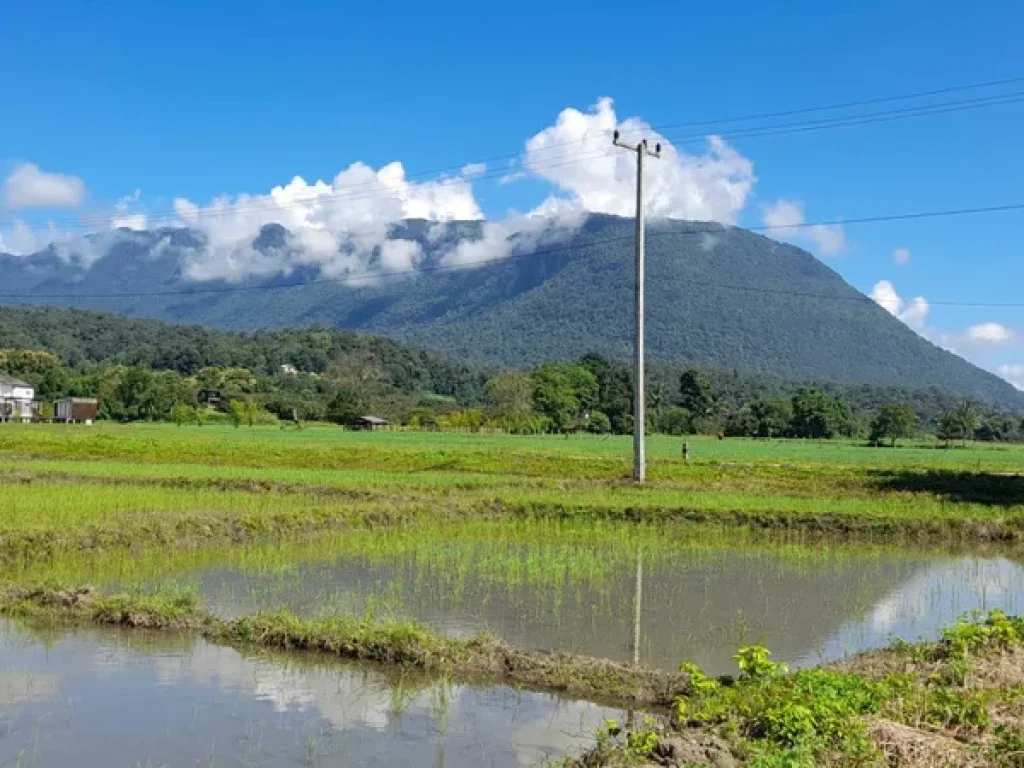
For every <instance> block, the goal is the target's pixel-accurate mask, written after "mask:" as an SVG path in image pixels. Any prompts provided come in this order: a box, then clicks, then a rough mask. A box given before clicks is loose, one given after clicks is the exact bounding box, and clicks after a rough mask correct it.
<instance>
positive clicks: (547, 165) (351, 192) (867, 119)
mask: <svg viewBox="0 0 1024 768" xmlns="http://www.w3.org/2000/svg"><path fill="white" fill-rule="evenodd" d="M1015 82H1024V77H1019V78H1007V79H1004V80H996V81H989V82H987V83H979V84H974V85H964V86H952V87H949V88H939V89H933V90H930V91H920V92H917V93H913V94H905V95H902V96H889V97H880V98H877V99H863V100H859V101H854V102H844V103H841V104H833V105H826V106H821V107H807V108H803V109H797V110H786V111H782V112H773V113H764V114H762V115H751V116H747V117H743V118H727V119H725V120H721V121H718V122H723V123H724V122H738V121H741V120H754V119H762V118H769V117H779V116H784V115H793V114H805V113H811V112H820V111H826V110H834V109H840V108H844V107H850V106H859V105H867V104H875V103H885V102H893V101H898V100H906V99H912V98H921V97H924V96H928V95H937V94H942V93H950V92H957V91H965V90H971V89H978V88H985V87H992V86H995V85H1005V84H1010V83H1015ZM1022 101H1024V91H1014V92H1010V93H1004V94H993V95H989V96H981V97H976V98H973V99H965V100H959V101H949V102H940V103H936V104H928V105H918V106H913V107H904V108H899V109H892V110H884V111H880V112H873V113H868V114H863V115H845V116H837V117H832V118H822V119H818V120H811V121H797V122H791V123H783V124H775V125H764V126H752V127H749V128H743V129H737V130H736V131H732V132H727V133H721V134H720V136H721V138H723V139H732V140H734V139H750V138H761V137H766V136H778V135H786V134H790V133H803V132H808V131H817V130H826V129H831V128H844V127H850V126H855V125H864V124H870V123H883V122H889V121H893V120H902V119H907V118H912V117H924V116H929V115H938V114H948V113H952V112H961V111H967V110H973V109H981V108H986V107H993V106H1004V105H1007V104H1015V103H1020V102H1022ZM713 122H715V121H699V122H696V123H676V124H667V125H663V126H661V128H662V129H664V128H665V127H670V126H673V125H674V126H677V127H678V126H686V125H701V124H711V123H713ZM591 138H593V139H595V140H596V139H601V138H602V136H601V135H595V136H593V137H584V139H582V140H581V141H579V142H577V141H573V142H563V143H561V144H553V145H549V146H547V147H543V148H541V150H540V151H547V150H551V149H555V148H558V147H561V146H570V145H575V144H580V145H581V146H582V144H583V143H585V142H586V141H589V140H590V139H591ZM666 138H667V140H668V141H672V142H674V143H676V144H686V143H688V142H691V141H692V142H697V141H699V140H703V139H704V138H706V134H689V135H683V136H675V137H672V136H669V137H666ZM608 155H609V153H608V151H607V149H606V148H604V147H602V148H601V149H599V150H595V149H591V150H584V151H581V152H579V153H577V154H571V155H568V156H567V157H564V158H558V159H557V160H556V159H555V158H552V159H551V160H548V161H546V162H545V161H541V162H535V163H533V164H531V165H530V167H529V170H532V171H543V170H548V169H553V168H557V167H563V166H565V165H572V164H575V163H578V162H587V161H592V160H597V159H601V158H602V157H605V156H608ZM518 157H521V153H516V154H510V155H504V156H499V157H495V158H491V159H488V160H484V161H479V162H487V163H489V162H492V161H494V160H497V159H508V158H518ZM471 164H472V163H471V162H468V163H462V164H460V165H459V166H450V167H449V168H448V169H439V170H438V171H424V172H419V173H416V174H406V175H405V180H406V181H409V180H411V179H414V178H417V177H419V176H425V175H429V174H432V173H438V172H441V171H444V170H450V169H453V168H464V167H465V166H467V165H471ZM508 173H509V170H508V169H496V170H493V171H488V172H484V173H482V174H478V175H476V176H472V177H465V179H466V180H467V181H470V180H474V181H486V180H491V179H495V178H497V179H500V178H503V177H505V176H506V175H508ZM459 178H460V177H448V178H447V179H445V178H442V179H439V180H438V183H445V182H449V183H451V182H455V181H458V180H459ZM379 185H380V181H379V179H376V178H375V179H374V180H372V181H368V182H363V183H360V184H354V185H351V186H346V187H344V188H342V189H339V190H336V191H334V192H331V193H327V194H322V195H317V196H315V197H314V196H310V198H309V199H308V200H302V201H294V202H291V203H277V202H272V201H267V200H258V201H255V202H252V203H240V202H235V203H232V204H229V207H228V208H227V209H226V210H225V209H219V208H210V207H207V208H202V207H200V208H199V210H198V212H197V217H198V218H200V219H205V218H219V217H224V216H229V215H246V214H258V213H261V212H267V211H269V212H273V211H277V210H281V209H290V208H299V207H306V206H309V205H310V204H315V203H325V202H331V201H355V200H365V199H373V198H377V197H387V196H389V195H391V194H393V192H390V191H388V190H381V189H372V188H373V187H378V186H379ZM360 189H366V190H367V191H366V192H364V193H363V194H359V193H358V190H360ZM136 213H142V214H144V215H146V216H147V217H150V218H154V219H156V220H157V221H160V220H173V217H175V216H177V211H176V210H174V209H164V210H162V211H139V212H136ZM126 215H131V213H130V212H129V213H127V214H126ZM115 216H116V214H115V213H112V212H104V213H96V214H87V215H85V216H78V217H63V218H57V219H50V220H49V221H50V222H52V223H75V224H78V225H80V226H88V225H89V224H90V223H92V222H95V223H96V224H97V225H100V226H104V227H105V226H106V225H107V224H109V222H110V220H111V219H112V218H114V217H115ZM14 220H15V219H12V218H10V217H8V218H7V221H14Z"/></svg>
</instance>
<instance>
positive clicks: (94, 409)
mask: <svg viewBox="0 0 1024 768" xmlns="http://www.w3.org/2000/svg"><path fill="white" fill-rule="evenodd" d="M99 410H100V401H99V400H97V399H96V398H95V397H65V398H64V399H63V400H57V401H56V402H54V404H53V418H54V421H64V422H67V423H68V424H75V423H81V424H92V423H93V422H94V421H96V414H97V413H99Z"/></svg>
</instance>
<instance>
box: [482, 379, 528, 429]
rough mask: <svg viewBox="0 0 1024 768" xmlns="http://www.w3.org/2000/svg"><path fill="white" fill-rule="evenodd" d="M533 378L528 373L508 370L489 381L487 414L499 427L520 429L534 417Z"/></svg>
mask: <svg viewBox="0 0 1024 768" xmlns="http://www.w3.org/2000/svg"><path fill="white" fill-rule="evenodd" d="M533 387H534V382H533V379H531V378H530V375H529V374H527V373H521V372H519V371H506V372H505V373H500V374H498V375H497V376H495V377H494V378H493V379H491V380H490V381H488V382H487V395H486V399H487V414H488V416H489V418H490V420H491V422H492V423H493V424H494V425H495V426H497V427H498V428H499V429H505V430H508V431H510V432H517V431H519V430H520V429H521V428H522V427H523V426H524V425H526V424H528V423H529V422H531V421H532V420H533V418H534V415H535V414H534V411H533Z"/></svg>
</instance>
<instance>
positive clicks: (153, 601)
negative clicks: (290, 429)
mask: <svg viewBox="0 0 1024 768" xmlns="http://www.w3.org/2000/svg"><path fill="white" fill-rule="evenodd" d="M0 616H5V617H9V618H16V619H20V620H24V621H29V622H31V623H34V624H39V623H55V624H65V625H86V624H88V625H101V626H102V625H105V626H118V627H128V628H136V629H148V630H173V631H190V632H197V633H200V634H201V635H203V636H204V637H206V638H208V639H210V640H214V641H219V642H226V643H231V644H238V645H243V646H255V647H262V648H270V649H277V650H294V651H314V652H320V653H325V654H329V655H334V656H338V657H342V658H346V659H352V660H358V661H369V662H377V663H385V664H392V665H399V666H403V667H409V668H412V669H416V670H421V671H424V672H428V673H434V674H438V675H445V676H448V677H452V678H454V679H462V680H467V681H470V682H474V681H481V680H497V681H501V682H504V683H509V684H513V685H520V686H524V687H528V688H534V689H537V690H544V691H555V692H559V693H565V694H567V695H570V696H576V697H581V698H588V699H593V700H595V701H600V702H606V703H609V704H622V705H642V706H667V705H669V704H671V703H672V702H673V701H674V700H675V699H676V697H678V696H679V695H680V693H682V692H683V690H684V689H685V687H686V685H687V684H688V678H687V676H686V675H684V674H682V673H678V674H676V673H667V672H662V671H658V670H654V669H649V668H647V667H642V666H631V665H627V664H620V663H618V662H614V661H610V660H606V659H596V658H591V657H587V656H578V655H573V654H566V653H544V652H536V651H525V650H520V649H517V648H513V647H511V646H508V645H506V644H505V643H503V642H501V641H500V640H498V639H496V638H494V637H492V636H490V635H477V636H474V637H470V638H454V637H446V636H444V635H440V634H438V633H436V632H434V631H432V630H430V629H428V628H426V627H423V626H420V625H418V624H414V623H410V622H397V621H390V622H377V621H373V620H370V619H361V618H349V617H330V618H318V619H304V618H300V617H298V616H295V615H294V614H291V613H287V612H274V613H258V614H255V615H253V616H244V617H241V618H236V619H222V618H218V617H216V616H214V615H213V614H211V613H209V612H208V611H206V610H204V609H203V608H202V607H201V606H199V604H198V603H197V601H196V599H195V597H194V596H192V595H190V594H187V593H183V594H177V595H169V596H168V595H130V594H119V595H111V596H101V595H97V594H95V593H94V592H93V591H91V590H90V589H88V588H62V587H53V586H42V587H8V588H7V589H6V590H2V591H0Z"/></svg>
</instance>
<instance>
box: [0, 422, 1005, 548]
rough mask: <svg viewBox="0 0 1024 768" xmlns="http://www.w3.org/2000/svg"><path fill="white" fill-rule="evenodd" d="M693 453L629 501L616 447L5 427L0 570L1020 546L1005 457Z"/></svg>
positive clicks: (708, 444)
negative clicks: (279, 553) (771, 541)
mask: <svg viewBox="0 0 1024 768" xmlns="http://www.w3.org/2000/svg"><path fill="white" fill-rule="evenodd" d="M693 442H694V444H695V453H696V454H697V456H698V457H700V458H699V459H698V460H696V461H694V462H692V463H690V464H686V463H684V462H682V461H681V460H680V459H678V458H676V457H671V458H670V457H668V456H665V453H666V451H667V450H668V449H669V448H671V446H672V445H677V444H678V441H674V440H671V441H670V440H669V439H667V438H657V437H656V438H653V439H652V441H651V445H652V451H651V454H652V457H653V458H652V472H651V476H652V480H651V482H650V483H649V484H648V485H647V486H645V487H638V486H636V485H634V484H632V483H631V482H628V480H625V479H624V477H626V476H628V474H629V464H628V444H627V443H625V442H624V441H623V440H620V439H618V438H608V439H604V438H595V437H590V436H586V437H583V436H576V437H572V438H570V439H565V438H557V437H524V438H520V437H513V436H495V435H449V434H425V433H373V434H367V433H350V432H344V431H342V430H337V429H329V428H316V429H309V430H305V431H302V432H295V431H282V430H279V429H259V428H257V429H253V430H249V429H246V428H243V429H233V428H195V427H190V428H177V427H173V426H165V425H137V426H111V425H101V426H96V427H88V428H76V427H67V426H64V425H53V426H40V425H28V426H25V425H9V426H6V427H3V428H0V458H3V459H4V460H5V463H4V468H3V470H0V557H4V558H7V559H9V558H10V557H11V556H12V554H13V555H17V556H21V557H32V556H34V555H42V556H49V555H51V554H53V553H54V552H57V551H59V550H62V549H64V550H75V549H89V548H94V547H97V546H98V547H111V546H136V547H137V546H140V545H145V544H152V545H156V546H159V547H163V548H167V547H172V546H187V547H192V546H195V545H197V544H206V545H217V544H224V543H234V542H242V541H251V540H256V539H259V538H261V537H264V538H266V537H280V536H290V535H308V534H309V533H312V532H314V531H317V530H323V529H332V528H350V527H352V526H362V525H372V524H382V523H389V524H394V523H396V522H405V521H409V520H414V519H415V520H422V519H436V520H458V521H464V520H474V519H477V520H487V519H502V518H531V519H545V518H547V519H569V520H579V521H594V520H610V521H616V520H617V521H633V522H635V521H645V522H659V521H660V522H689V523H708V524H718V525H732V526H740V527H753V528H772V529H786V530H794V529H795V530H803V531H817V532H823V533H839V534H856V535H869V536H877V535H887V536H896V537H902V538H906V537H907V536H920V535H924V536H928V537H933V538H935V537H942V538H950V537H952V538H962V539H973V540H1003V541H1005V540H1017V539H1020V538H1022V537H1024V476H1021V475H1018V474H1015V473H1013V472H1011V471H1008V470H1007V466H1008V465H1006V464H1005V463H1004V462H1006V460H1007V457H1009V458H1010V459H1016V460H1020V459H1024V451H1021V450H1020V449H1017V448H1011V449H1002V448H998V447H996V448H994V447H990V446H982V447H974V448H972V449H968V450H964V451H956V450H950V451H940V450H934V449H924V448H907V449H896V450H892V449H872V448H865V447H858V446H854V445H852V444H848V443H822V444H818V443H807V442H799V441H796V442H792V441H791V442H774V443H764V442H756V441H743V440H735V441H729V440H725V441H718V440H694V441H693ZM616 454H618V455H616ZM797 456H799V457H800V458H799V460H796V459H794V458H793V457H797ZM659 457H661V458H659ZM785 457H790V458H789V459H788V460H787V461H780V459H782V458H785ZM950 462H959V463H958V464H955V465H954V466H957V467H959V468H958V469H950V468H948V467H946V468H944V467H945V466H946V465H948V464H950ZM977 466H983V467H987V469H982V470H980V471H979V470H978V469H976V467H977ZM1020 466H1024V465H1021V464H1018V465H1017V467H1016V468H1018V469H1019V468H1020Z"/></svg>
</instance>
